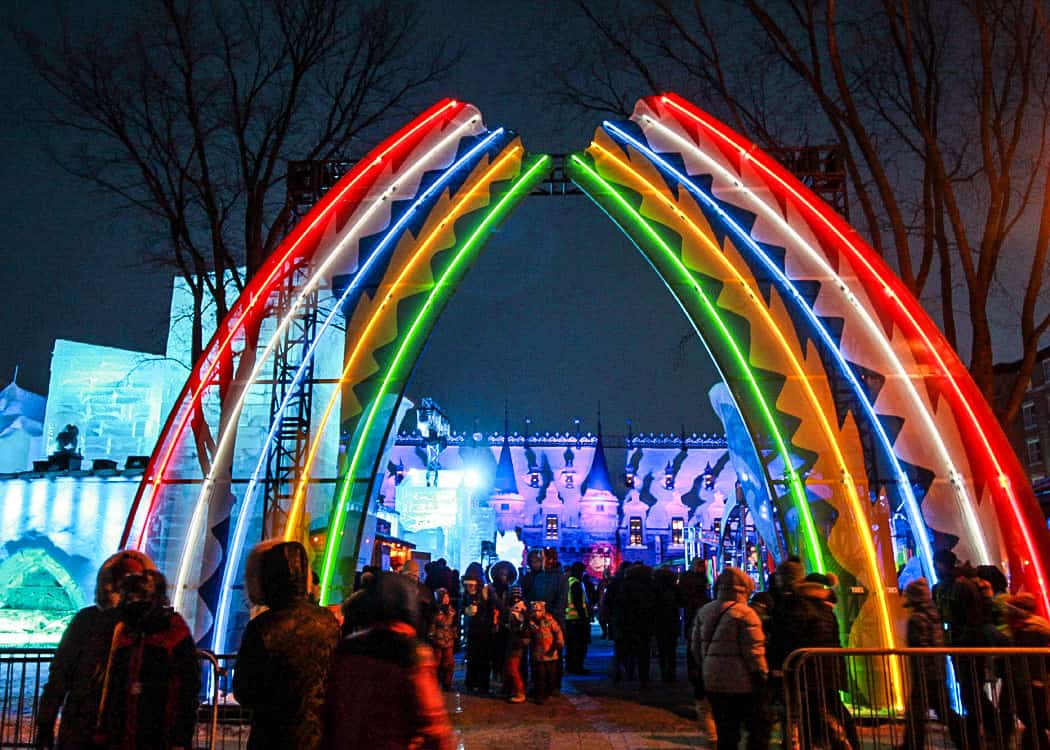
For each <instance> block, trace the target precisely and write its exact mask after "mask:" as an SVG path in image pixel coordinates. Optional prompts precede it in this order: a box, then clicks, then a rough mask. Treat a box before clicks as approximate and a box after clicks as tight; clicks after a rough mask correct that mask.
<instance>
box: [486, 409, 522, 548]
mask: <svg viewBox="0 0 1050 750" xmlns="http://www.w3.org/2000/svg"><path fill="white" fill-rule="evenodd" d="M505 422H506V419H504V423H505ZM488 502H489V507H490V508H492V510H493V511H495V513H496V530H497V531H498V532H500V533H503V532H507V531H513V530H514V528H515V527H520V526H524V525H525V498H523V497H522V496H521V493H520V492H518V477H517V474H516V472H515V471H514V462H513V461H512V460H511V455H510V441H509V440H508V437H507V426H506V424H504V427H503V445H502V446H500V449H499V461H498V462H497V464H496V475H495V476H494V477H493V478H492V494H491V495H489V501H488Z"/></svg>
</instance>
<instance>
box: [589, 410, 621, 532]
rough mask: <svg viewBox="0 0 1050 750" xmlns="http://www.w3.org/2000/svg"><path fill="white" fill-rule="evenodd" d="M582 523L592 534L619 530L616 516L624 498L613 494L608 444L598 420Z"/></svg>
mask: <svg viewBox="0 0 1050 750" xmlns="http://www.w3.org/2000/svg"><path fill="white" fill-rule="evenodd" d="M581 487H582V488H583V497H581V498H580V527H581V528H582V529H583V530H584V531H587V532H590V533H592V534H601V533H604V534H609V533H613V532H615V531H616V516H617V512H618V510H619V504H620V501H619V499H618V498H617V497H616V495H614V494H613V487H612V480H611V479H610V477H609V466H608V464H606V462H605V446H604V444H603V443H602V422H601V419H600V418H599V420H598V442H597V444H596V445H595V446H594V458H593V459H592V460H591V469H590V471H589V472H587V478H586V479H584V480H583V484H582V485H581Z"/></svg>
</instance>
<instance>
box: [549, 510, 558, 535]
mask: <svg viewBox="0 0 1050 750" xmlns="http://www.w3.org/2000/svg"><path fill="white" fill-rule="evenodd" d="M546 536H547V539H557V538H558V517H557V516H556V515H554V514H551V515H549V516H547V534H546Z"/></svg>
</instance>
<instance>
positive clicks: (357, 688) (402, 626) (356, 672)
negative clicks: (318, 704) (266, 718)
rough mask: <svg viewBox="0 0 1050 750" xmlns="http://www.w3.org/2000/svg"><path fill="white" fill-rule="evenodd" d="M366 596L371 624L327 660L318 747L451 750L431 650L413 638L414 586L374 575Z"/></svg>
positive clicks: (396, 578) (403, 579)
mask: <svg viewBox="0 0 1050 750" xmlns="http://www.w3.org/2000/svg"><path fill="white" fill-rule="evenodd" d="M368 596H370V597H371V598H372V605H371V607H370V609H371V611H373V612H374V613H375V616H376V619H375V621H374V622H373V623H372V624H371V626H369V627H367V628H365V629H363V630H360V631H358V632H356V633H354V634H353V635H350V636H348V637H346V638H344V639H343V640H342V641H341V642H340V643H339V645H338V646H336V649H335V652H334V653H333V655H332V664H331V668H330V669H329V671H328V676H327V679H326V681H325V683H324V695H325V701H324V708H323V710H322V725H323V734H322V739H321V749H322V750H347V748H368V750H404V748H414V749H417V750H453V748H454V747H455V741H454V736H453V734H452V726H451V725H450V724H449V721H448V715H447V714H446V712H445V703H444V700H443V698H442V696H441V690H440V688H439V687H438V682H437V670H436V665H435V662H434V655H433V651H432V650H431V649H430V648H429V647H428V646H426V645H425V644H423V643H421V642H420V641H419V640H418V639H417V638H416V625H415V621H416V617H417V616H418V608H419V598H418V596H417V593H416V588H415V586H414V585H413V583H412V582H411V581H410V580H409V579H408V578H406V577H405V576H403V575H399V574H397V573H389V572H382V573H377V574H376V576H375V578H374V579H373V580H372V583H371V585H370V586H369V588H368ZM287 747H289V748H292V747H296V746H295V745H288V746H287Z"/></svg>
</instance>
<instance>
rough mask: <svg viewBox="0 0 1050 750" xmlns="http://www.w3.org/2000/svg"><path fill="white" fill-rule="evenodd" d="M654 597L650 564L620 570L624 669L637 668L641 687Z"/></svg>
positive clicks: (646, 679)
mask: <svg viewBox="0 0 1050 750" xmlns="http://www.w3.org/2000/svg"><path fill="white" fill-rule="evenodd" d="M657 598H658V594H657V591H656V583H655V582H654V581H653V571H652V568H650V567H649V566H648V565H645V564H642V563H637V564H635V565H632V566H631V567H630V568H628V569H627V572H626V573H624V578H623V588H622V595H621V597H620V604H621V606H622V607H623V624H624V639H625V641H626V643H625V646H626V653H627V672H628V674H631V673H632V672H633V671H634V668H637V670H638V682H639V683H640V684H641V685H642V686H643V687H644V686H646V685H648V684H649V659H650V656H651V654H652V647H653V627H654V621H655V619H656V609H657Z"/></svg>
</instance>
